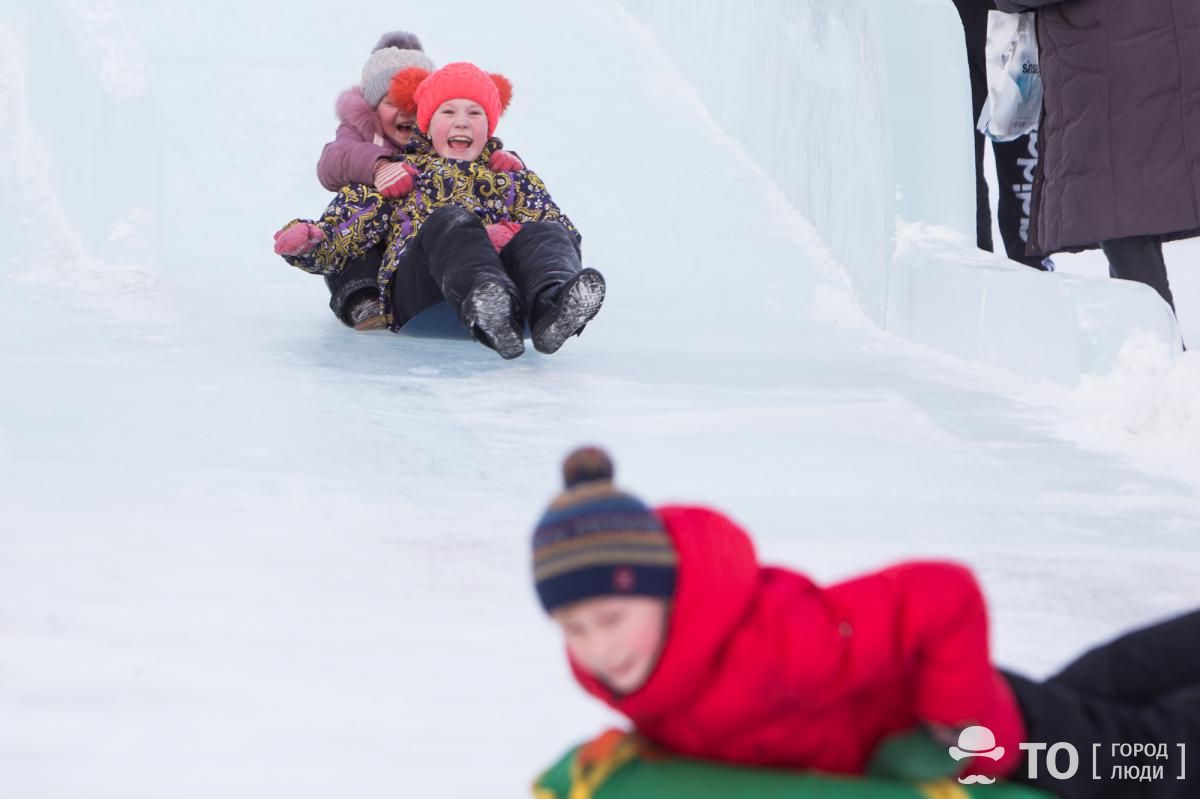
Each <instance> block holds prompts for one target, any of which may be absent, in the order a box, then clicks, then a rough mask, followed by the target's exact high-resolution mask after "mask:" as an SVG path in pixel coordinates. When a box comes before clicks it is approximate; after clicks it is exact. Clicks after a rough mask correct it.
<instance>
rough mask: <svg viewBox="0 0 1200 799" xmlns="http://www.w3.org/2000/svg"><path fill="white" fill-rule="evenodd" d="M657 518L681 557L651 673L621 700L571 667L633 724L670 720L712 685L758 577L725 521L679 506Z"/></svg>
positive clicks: (745, 545) (748, 549)
mask: <svg viewBox="0 0 1200 799" xmlns="http://www.w3.org/2000/svg"><path fill="white" fill-rule="evenodd" d="M655 513H656V514H657V515H658V517H659V519H661V520H662V522H663V525H664V526H665V527H666V529H667V533H668V534H669V535H670V536H671V540H672V542H673V544H674V545H675V548H676V551H677V552H678V553H679V567H678V569H679V571H678V575H677V578H676V587H675V597H674V599H673V600H672V607H671V614H670V619H669V621H668V629H667V638H666V643H665V644H664V646H663V650H662V653H661V654H660V656H659V660H658V664H657V665H656V666H655V668H654V671H653V673H652V674H651V675H650V677H649V678H648V679H647V681H646V683H645V684H644V685H643V686H642V687H641V688H639V689H638V690H637V691H635V692H634V693H632V694H629V695H626V696H621V695H618V694H615V693H614V692H613V691H612V689H610V688H609V687H608V686H606V685H605V684H604V683H602V682H601V681H600V680H598V679H596V678H595V677H593V676H592V675H591V674H588V673H587V672H585V671H583V669H582V668H581V667H580V666H579V665H578V664H577V663H575V662H574V660H571V670H572V671H573V672H574V674H575V678H576V679H577V680H578V681H579V683H580V684H581V685H582V686H583V688H584V690H586V691H588V693H591V694H592V695H594V696H596V697H597V698H599V699H601V700H602V701H604V702H605V703H607V704H608V705H610V706H611V707H612V708H613V709H614V710H617V711H618V712H620V713H623V714H624V715H626V716H629V717H630V718H638V719H648V718H653V717H655V716H659V715H662V714H664V713H668V712H670V711H671V710H672V709H673V708H674V707H677V706H678V705H680V704H684V703H687V702H688V700H689V699H691V698H692V697H693V696H694V695H695V694H696V693H697V692H698V691H700V690H701V689H702V688H703V687H704V686H705V685H706V684H707V683H708V682H709V681H710V679H711V677H710V673H709V672H710V670H711V669H713V668H714V667H715V664H717V663H718V662H719V660H720V658H719V657H718V655H719V653H720V651H721V649H722V648H723V647H724V646H725V644H726V642H727V641H728V639H729V638H730V637H731V635H732V634H733V633H734V632H735V631H736V629H737V627H738V623H739V621H740V620H741V619H742V617H743V615H744V614H745V613H746V611H747V609H748V608H749V607H750V604H751V602H752V600H753V598H754V593H755V586H756V584H757V579H758V573H759V566H758V559H757V557H756V555H755V552H754V545H753V544H752V543H751V541H750V537H749V536H748V535H747V534H746V533H745V531H743V530H742V529H741V528H740V527H738V526H737V525H736V524H735V523H734V522H733V521H731V520H730V519H729V518H728V517H726V516H724V515H722V514H720V513H717V512H716V511H712V510H708V509H707V508H699V507H683V506H667V507H662V508H658V509H657V510H656V511H655ZM568 658H570V655H569V654H568Z"/></svg>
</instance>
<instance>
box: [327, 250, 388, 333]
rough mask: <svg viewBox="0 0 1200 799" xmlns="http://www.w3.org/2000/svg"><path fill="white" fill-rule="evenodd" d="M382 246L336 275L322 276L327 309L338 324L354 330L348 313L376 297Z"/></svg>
mask: <svg viewBox="0 0 1200 799" xmlns="http://www.w3.org/2000/svg"><path fill="white" fill-rule="evenodd" d="M383 250H384V245H383V244H380V245H379V246H378V247H376V248H375V249H373V250H371V251H370V252H368V253H367V254H366V255H364V256H363V257H362V258H359V259H357V260H355V261H351V262H350V263H348V264H346V266H345V268H343V269H342V270H341V271H340V272H337V273H336V274H332V275H326V276H325V285H326V287H328V289H329V310H331V311H333V315H334V316H336V317H337V318H338V319H340V320H342V324H344V325H347V326H349V327H354V323H353V322H352V321H351V320H350V311H351V310H352V309H353V308H354V306H355V305H357V304H358V303H359V302H361V301H362V300H364V299H369V298H372V297H378V296H379V264H380V262H381V261H382V260H383Z"/></svg>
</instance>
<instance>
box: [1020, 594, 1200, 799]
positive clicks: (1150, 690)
mask: <svg viewBox="0 0 1200 799" xmlns="http://www.w3.org/2000/svg"><path fill="white" fill-rule="evenodd" d="M1005 676H1006V677H1007V678H1008V681H1009V684H1010V685H1011V686H1012V688H1013V691H1014V692H1015V693H1016V697H1017V702H1018V704H1019V705H1020V707H1021V713H1022V715H1023V716H1024V718H1025V724H1026V728H1027V730H1026V736H1025V737H1026V741H1028V742H1036V743H1045V744H1047V745H1048V746H1054V745H1055V744H1056V743H1059V742H1064V743H1069V744H1071V745H1072V746H1074V747H1075V749H1076V750H1077V751H1078V755H1079V760H1078V771H1077V773H1076V774H1075V775H1074V776H1073V777H1071V778H1069V779H1065V780H1060V779H1057V778H1056V777H1055V776H1054V774H1052V773H1051V772H1050V770H1049V769H1048V768H1047V765H1046V762H1045V759H1046V751H1045V750H1043V751H1042V752H1041V753H1039V754H1037V756H1036V767H1037V776H1036V777H1034V778H1030V777H1029V776H1028V773H1029V772H1028V762H1027V761H1026V762H1022V764H1021V766H1020V767H1019V769H1018V771H1017V773H1016V774H1015V775H1014V776H1013V779H1014V780H1017V781H1019V782H1025V783H1029V784H1032V785H1035V786H1036V787H1038V788H1041V789H1043V790H1045V791H1047V792H1049V793H1051V794H1052V795H1054V796H1059V797H1062V799H1195V797H1200V611H1195V612H1192V613H1189V614H1186V615H1184V616H1180V617H1178V618H1174V619H1171V620H1169V621H1165V622H1161V623H1159V624H1155V625H1152V626H1150V627H1146V628H1144V629H1140V630H1136V631H1134V632H1131V633H1128V634H1126V635H1123V636H1121V637H1120V638H1117V639H1116V640H1114V641H1111V642H1110V643H1107V644H1104V645H1102V646H1098V647H1096V648H1095V649H1092V650H1091V651H1089V652H1087V653H1086V654H1084V655H1083V656H1082V657H1080V658H1079V659H1077V660H1075V661H1074V662H1073V663H1071V664H1070V665H1069V666H1067V667H1066V668H1065V669H1063V670H1062V671H1061V672H1060V673H1059V674H1057V675H1055V676H1054V677H1051V678H1050V679H1048V680H1046V681H1044V682H1040V683H1039V682H1034V681H1032V680H1029V679H1026V678H1024V677H1021V676H1019V675H1014V674H1005ZM1180 744H1183V745H1184V746H1183V748H1182V749H1181V748H1180ZM1134 747H1137V751H1138V752H1139V754H1133V753H1132V752H1133V750H1134ZM1146 747H1149V748H1150V749H1151V750H1152V752H1151V753H1146V752H1145V751H1144V748H1146ZM1159 747H1161V749H1160V748H1159ZM1154 750H1157V751H1158V752H1159V753H1160V754H1161V753H1165V754H1166V756H1167V757H1166V758H1165V759H1164V758H1159V757H1157V756H1155V754H1154ZM1067 760H1068V758H1067V755H1065V754H1062V753H1061V752H1060V753H1059V756H1058V757H1057V758H1056V762H1057V766H1056V767H1057V769H1058V770H1059V772H1060V773H1062V772H1064V771H1066V770H1067V768H1068V763H1067ZM1157 768H1161V773H1158V772H1156V771H1155V769H1157ZM1155 775H1156V776H1155ZM1181 775H1183V776H1184V779H1179V777H1180V776H1181ZM1094 776H1098V777H1099V778H1098V779H1095V778H1094ZM1150 776H1153V777H1154V778H1153V779H1149V778H1147V777H1150Z"/></svg>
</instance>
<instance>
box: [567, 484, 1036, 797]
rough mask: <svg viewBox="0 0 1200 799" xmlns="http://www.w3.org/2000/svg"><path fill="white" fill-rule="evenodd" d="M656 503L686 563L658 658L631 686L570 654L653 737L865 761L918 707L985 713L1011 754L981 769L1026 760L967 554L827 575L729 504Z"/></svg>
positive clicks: (828, 762) (959, 719) (667, 742)
mask: <svg viewBox="0 0 1200 799" xmlns="http://www.w3.org/2000/svg"><path fill="white" fill-rule="evenodd" d="M657 513H658V515H659V517H660V518H661V519H662V521H663V523H664V524H665V525H666V528H667V531H668V532H669V533H670V535H671V538H672V539H673V540H674V543H675V547H676V548H677V549H678V552H679V573H678V580H677V583H676V590H675V599H674V603H673V607H672V610H671V616H670V623H669V632H668V635H667V641H666V644H665V645H664V647H663V651H662V653H661V656H660V658H659V662H658V665H657V666H656V668H655V670H654V673H653V674H651V676H650V678H649V679H648V680H647V681H646V683H645V685H643V686H642V687H641V688H640V689H638V690H637V691H635V692H634V693H632V694H630V695H627V696H619V695H616V694H614V693H613V692H612V691H611V690H610V689H609V688H608V687H607V686H605V685H604V684H603V683H601V682H600V681H598V680H597V679H595V678H594V677H592V676H591V675H590V674H587V673H586V672H584V671H583V670H582V669H581V668H580V667H579V666H578V665H577V664H575V663H574V662H572V664H571V665H572V669H573V670H574V672H575V677H576V679H578V680H579V682H580V683H581V684H582V685H583V687H584V688H585V689H586V690H587V691H588V692H590V693H592V694H593V695H595V696H597V697H599V698H600V699H602V700H603V701H605V702H606V703H608V704H609V705H611V706H612V707H613V708H614V709H615V710H617V711H618V712H620V713H622V714H624V715H625V716H627V717H629V718H630V719H631V720H632V721H633V723H634V725H635V726H636V727H637V729H638V731H639V732H640V733H641V734H643V735H644V736H645V737H647V738H649V739H650V740H652V741H655V742H657V743H659V744H662V745H663V746H665V747H667V748H668V749H671V750H673V751H676V752H679V753H681V754H685V755H691V756H694V757H703V758H710V759H716V760H725V761H730V762H734V763H742V764H746V765H762V766H783V767H793V768H810V769H817V770H821V771H828V772H837V773H844V774H861V773H863V771H864V770H865V768H866V764H867V761H868V759H869V757H870V755H871V753H872V751H873V750H874V748H875V746H876V745H877V744H878V743H879V741H880V739H882V738H883V737H884V736H886V735H889V734H891V733H894V732H898V731H901V730H905V729H908V728H910V727H913V726H914V725H915V724H916V723H917V722H919V721H922V720H924V721H930V722H937V723H942V724H948V725H953V726H967V725H970V724H982V725H984V726H986V727H988V728H989V729H991V730H992V732H993V733H994V734H995V736H996V742H997V744H998V745H999V746H1003V747H1004V748H1005V754H1004V757H1003V758H1001V759H1000V760H999V761H991V760H988V759H983V758H980V759H976V760H975V761H974V762H973V763H971V764H970V770H971V771H973V772H975V773H980V774H987V775H989V776H1002V775H1005V774H1007V773H1009V772H1011V771H1012V770H1013V769H1014V768H1015V767H1016V766H1017V764H1018V762H1019V761H1020V757H1021V752H1020V751H1019V749H1018V747H1017V744H1018V742H1019V741H1020V740H1022V739H1023V736H1024V734H1025V730H1024V725H1023V722H1022V720H1021V716H1020V712H1019V710H1018V708H1017V705H1016V702H1015V700H1014V698H1013V695H1012V692H1011V690H1010V689H1009V687H1008V683H1007V682H1005V680H1004V679H1003V677H1001V676H1000V674H999V673H998V672H997V671H996V670H995V669H994V668H993V667H992V665H991V662H990V660H989V657H988V638H987V612H986V608H985V606H984V601H983V597H982V595H981V594H980V591H979V586H978V585H977V584H976V582H975V579H974V577H973V576H972V575H971V573H970V572H969V571H968V570H967V569H965V568H963V567H961V566H957V565H954V564H950V563H932V562H912V563H906V564H902V565H899V566H895V567H892V568H889V569H884V570H883V571H880V572H876V573H875V574H871V575H867V576H865V577H859V578H857V579H854V580H849V581H847V582H844V583H838V584H837V585H833V586H829V587H827V588H821V587H820V586H817V585H816V584H814V583H813V582H812V581H811V580H809V579H808V578H807V577H805V576H803V575H801V574H798V573H796V572H793V571H788V570H786V569H780V568H772V567H762V566H759V564H758V561H757V559H756V557H755V554H754V547H753V544H751V542H750V539H749V537H748V536H747V535H746V533H745V532H743V531H742V530H741V529H740V528H739V527H738V526H737V525H735V524H734V523H733V522H732V521H730V520H729V519H728V518H726V517H725V516H722V515H721V514H719V513H715V512H713V511H710V510H705V509H703V508H686V507H666V508H660V509H659V510H658V511H657Z"/></svg>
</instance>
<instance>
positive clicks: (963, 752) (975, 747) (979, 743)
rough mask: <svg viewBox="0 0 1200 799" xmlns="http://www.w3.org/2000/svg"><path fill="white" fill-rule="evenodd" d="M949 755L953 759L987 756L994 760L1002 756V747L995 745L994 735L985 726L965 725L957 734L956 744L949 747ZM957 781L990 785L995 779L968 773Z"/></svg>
mask: <svg viewBox="0 0 1200 799" xmlns="http://www.w3.org/2000/svg"><path fill="white" fill-rule="evenodd" d="M950 757H952V758H954V759H955V760H972V759H975V758H987V759H988V760H993V761H995V760H999V759H1000V758H1002V757H1004V747H1003V746H996V736H994V735H993V734H992V731H991V730H989V729H988V728H987V727H980V726H974V727H967V728H966V729H964V730H963V731H962V732H960V733H959V734H958V746H952V747H950ZM958 781H959V782H960V783H962V784H963V785H976V784H979V785H991V784H992V783H993V782H995V781H996V780H995V779H994V778H992V777H986V776H984V775H982V774H968V775H967V776H965V777H959V778H958Z"/></svg>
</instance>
